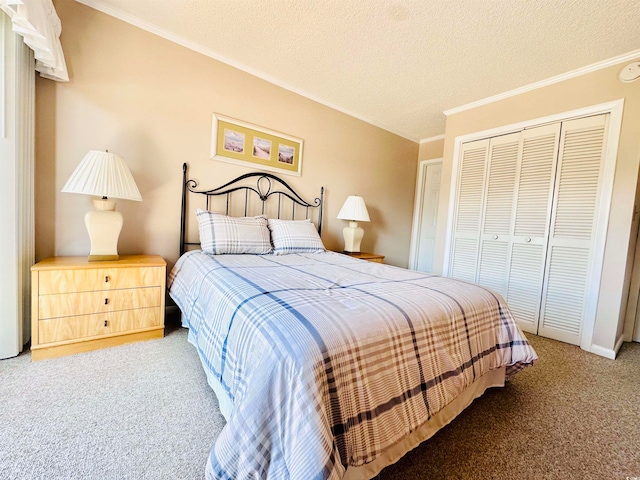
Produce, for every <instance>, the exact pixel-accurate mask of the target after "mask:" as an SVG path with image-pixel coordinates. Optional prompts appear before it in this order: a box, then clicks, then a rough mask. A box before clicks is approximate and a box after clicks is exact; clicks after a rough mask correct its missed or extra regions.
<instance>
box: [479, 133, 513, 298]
mask: <svg viewBox="0 0 640 480" xmlns="http://www.w3.org/2000/svg"><path fill="white" fill-rule="evenodd" d="M519 156H520V132H516V133H512V134H510V135H502V136H500V137H495V138H492V139H491V141H490V143H489V165H488V167H487V168H488V173H487V185H486V193H485V207H484V215H483V218H482V227H481V229H482V230H481V231H482V233H481V235H480V259H479V263H478V277H477V279H476V282H477V283H478V284H479V285H483V286H485V287H489V288H492V289H493V290H495V291H496V292H498V293H500V294H501V295H503V296H506V289H507V265H508V261H509V260H508V259H509V250H510V244H511V235H510V231H511V217H512V210H513V196H514V195H513V194H514V188H515V183H516V170H517V165H518V157H519Z"/></svg>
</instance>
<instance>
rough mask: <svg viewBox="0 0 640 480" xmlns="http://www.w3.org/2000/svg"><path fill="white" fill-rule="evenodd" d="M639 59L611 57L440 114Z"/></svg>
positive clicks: (636, 54) (634, 54)
mask: <svg viewBox="0 0 640 480" xmlns="http://www.w3.org/2000/svg"><path fill="white" fill-rule="evenodd" d="M639 57H640V50H633V51H631V52H628V53H625V54H622V55H618V56H617V57H612V58H609V59H607V60H603V61H601V62H597V63H592V64H591V65H587V66H586V67H582V68H578V69H576V70H572V71H570V72H567V73H563V74H562V75H557V76H555V77H551V78H547V79H545V80H541V81H539V82H535V83H531V84H529V85H525V86H524V87H519V88H516V89H514V90H509V91H507V92H503V93H500V94H498V95H494V96H492V97H487V98H484V99H482V100H477V101H475V102H471V103H467V104H466V105H462V106H460V107H455V108H451V109H449V110H445V111H444V112H442V113H444V114H445V115H446V116H449V115H453V114H455V113H460V112H464V111H465V110H471V109H472V108H476V107H480V106H482V105H487V104H489V103H493V102H498V101H500V100H504V99H505V98H510V97H515V96H517V95H521V94H523V93H526V92H530V91H532V90H537V89H538V88H543V87H547V86H549V85H553V84H554V83H559V82H564V81H565V80H569V79H571V78H575V77H579V76H581V75H586V74H587V73H591V72H595V71H597V70H602V69H603V68H607V67H611V66H613V65H617V64H619V63H623V62H628V61H630V60H635V59H637V58H639Z"/></svg>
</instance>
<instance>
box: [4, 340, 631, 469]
mask: <svg viewBox="0 0 640 480" xmlns="http://www.w3.org/2000/svg"><path fill="white" fill-rule="evenodd" d="M528 337H529V338H530V340H531V343H532V344H533V345H534V347H535V348H536V350H537V351H538V354H539V356H540V360H539V361H538V363H537V364H536V365H535V366H534V367H533V368H530V369H526V370H524V371H523V372H520V373H519V374H518V375H517V376H516V377H515V378H514V379H513V381H512V382H511V383H509V384H508V385H507V386H506V387H505V388H503V389H492V390H490V391H488V392H487V393H486V394H485V395H484V396H483V397H481V398H479V399H477V400H476V401H474V402H473V404H472V405H471V406H470V407H469V408H468V409H467V410H466V411H464V412H463V413H462V414H461V415H460V416H459V417H458V418H457V419H456V420H454V421H453V422H452V423H451V424H450V425H449V426H447V427H445V428H444V429H443V430H441V431H440V432H438V433H437V434H436V435H435V436H434V437H433V438H431V439H430V440H428V441H427V442H425V443H423V444H422V445H420V446H419V447H418V448H416V449H415V450H413V451H412V452H409V453H408V454H407V455H406V456H405V457H404V458H402V459H401V460H400V461H399V462H398V463H397V464H395V465H391V466H389V467H387V468H386V469H384V470H383V471H382V472H381V473H380V475H379V476H378V477H377V478H378V479H379V480H400V479H403V480H405V479H417V480H418V479H458V478H459V479H484V478H492V479H515V478H517V479H544V478H549V479H557V478H568V479H573V478H580V479H625V478H627V477H640V344H636V343H634V344H625V345H624V346H623V347H622V350H621V351H620V354H619V356H618V359H617V360H615V361H612V360H607V359H604V358H601V357H598V356H595V355H593V354H589V353H586V352H584V351H582V350H580V349H579V348H577V347H574V346H571V345H566V344H563V343H560V342H555V341H553V340H548V339H544V338H539V337H535V336H532V335H528ZM0 399H1V401H0V479H3V480H4V479H29V480H31V479H101V480H111V479H113V480H115V479H118V480H119V479H167V480H178V479H200V478H203V473H204V465H205V462H206V459H207V455H208V452H209V450H210V448H211V445H212V443H213V441H214V440H215V438H216V436H217V434H218V432H219V431H220V430H221V429H222V427H223V426H224V419H223V417H222V416H221V415H220V412H219V410H218V405H217V401H216V399H215V397H214V395H213V392H212V391H211V390H210V389H209V387H208V386H207V384H206V380H205V377H204V373H203V372H202V368H201V366H200V362H199V360H198V358H197V354H196V352H195V349H194V348H193V347H192V346H191V345H189V344H188V343H187V338H186V330H183V329H179V328H178V329H168V331H167V335H166V336H165V338H163V339H161V340H156V341H150V342H143V343H136V344H131V345H125V346H122V347H116V348H112V349H106V350H99V351H95V352H89V353H85V354H79V355H73V356H68V357H62V358H59V359H52V360H46V361H41V362H35V363H34V362H31V359H30V354H29V353H28V352H27V353H23V354H22V355H20V356H18V357H17V358H14V359H9V360H2V361H0Z"/></svg>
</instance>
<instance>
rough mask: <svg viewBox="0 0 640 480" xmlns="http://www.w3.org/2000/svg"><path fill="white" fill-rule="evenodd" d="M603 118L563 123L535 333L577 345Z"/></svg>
mask: <svg viewBox="0 0 640 480" xmlns="http://www.w3.org/2000/svg"><path fill="white" fill-rule="evenodd" d="M608 117H609V116H608V115H599V116H595V117H588V118H582V119H578V120H572V121H567V122H563V124H562V135H561V138H560V154H559V157H558V167H557V173H556V185H555V191H554V201H553V210H552V217H551V231H550V234H549V243H548V247H547V265H546V271H545V280H544V286H543V291H542V307H541V315H540V326H539V330H538V333H539V334H540V335H542V336H545V337H549V338H553V339H556V340H561V341H564V342H568V343H573V344H576V345H577V344H579V343H580V335H581V327H582V322H583V317H584V311H585V302H586V295H587V286H588V285H587V279H588V276H589V273H590V268H591V258H592V256H593V255H592V251H593V243H594V238H595V232H594V229H595V222H596V214H597V211H598V207H599V201H600V189H601V183H602V172H603V167H604V150H605V148H604V139H605V138H606V134H607V125H608Z"/></svg>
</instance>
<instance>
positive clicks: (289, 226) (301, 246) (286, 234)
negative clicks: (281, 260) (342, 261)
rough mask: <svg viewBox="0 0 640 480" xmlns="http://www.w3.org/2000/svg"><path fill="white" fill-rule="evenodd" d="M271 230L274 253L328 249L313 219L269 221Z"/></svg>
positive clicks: (315, 251) (284, 253) (311, 251)
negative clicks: (312, 221)
mask: <svg viewBox="0 0 640 480" xmlns="http://www.w3.org/2000/svg"><path fill="white" fill-rule="evenodd" d="M268 224H269V230H271V242H272V243H273V253H275V254H276V255H286V254H288V253H321V252H324V251H325V250H326V249H325V248H324V245H323V244H322V240H321V239H320V235H318V231H317V230H316V227H315V225H314V224H313V223H311V220H309V219H307V220H275V219H272V218H270V219H269V221H268Z"/></svg>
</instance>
